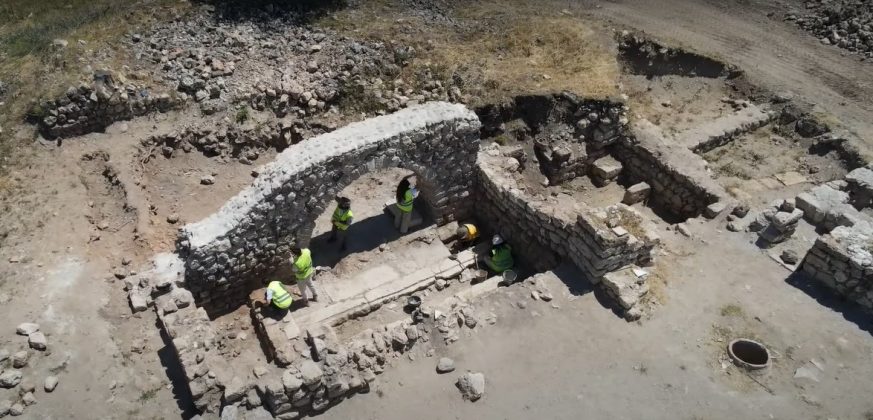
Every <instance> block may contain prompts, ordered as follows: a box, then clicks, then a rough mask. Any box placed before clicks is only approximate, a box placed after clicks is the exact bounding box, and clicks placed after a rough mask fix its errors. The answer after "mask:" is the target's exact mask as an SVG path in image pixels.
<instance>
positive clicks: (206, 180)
mask: <svg viewBox="0 0 873 420" xmlns="http://www.w3.org/2000/svg"><path fill="white" fill-rule="evenodd" d="M200 183H201V184H203V185H212V184H215V177H213V176H212V175H204V176H202V177H201V178H200Z"/></svg>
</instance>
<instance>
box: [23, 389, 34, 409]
mask: <svg viewBox="0 0 873 420" xmlns="http://www.w3.org/2000/svg"><path fill="white" fill-rule="evenodd" d="M21 402H23V403H24V405H26V406H30V405H34V404H36V397H34V396H33V392H28V393H26V394H24V396H22V397H21Z"/></svg>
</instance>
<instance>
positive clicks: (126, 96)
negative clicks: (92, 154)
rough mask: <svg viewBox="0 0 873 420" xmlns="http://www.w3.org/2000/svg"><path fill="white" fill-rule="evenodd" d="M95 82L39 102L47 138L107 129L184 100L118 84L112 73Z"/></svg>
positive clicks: (39, 115)
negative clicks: (53, 98) (55, 97)
mask: <svg viewBox="0 0 873 420" xmlns="http://www.w3.org/2000/svg"><path fill="white" fill-rule="evenodd" d="M94 77H95V80H94V82H93V84H90V85H89V84H81V85H79V86H78V87H70V88H69V89H67V92H66V94H64V95H61V96H60V97H58V98H57V99H55V100H53V101H47V102H43V103H41V104H39V106H38V107H35V108H34V109H33V110H31V115H30V116H29V118H31V119H36V118H38V120H37V121H36V122H37V123H38V126H39V130H40V133H42V135H43V136H45V137H46V138H57V137H73V136H80V135H83V134H87V133H92V132H95V131H103V129H105V128H106V127H108V126H109V125H110V124H112V123H114V122H116V121H122V120H130V119H132V118H133V117H138V116H142V115H146V114H150V113H153V112H158V111H160V112H166V111H169V110H171V109H174V108H179V107H181V106H182V105H183V104H184V101H183V100H182V99H180V98H178V97H177V96H175V95H172V96H171V95H170V94H168V93H155V92H149V90H148V89H142V88H139V87H137V86H135V85H127V86H117V85H116V84H117V82H115V81H114V80H113V79H112V75H111V74H109V73H98V74H95V76H94Z"/></svg>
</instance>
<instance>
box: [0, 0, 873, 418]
mask: <svg viewBox="0 0 873 420" xmlns="http://www.w3.org/2000/svg"><path fill="white" fill-rule="evenodd" d="M537 7H538V8H539V9H540V10H541V11H545V10H548V9H549V8H553V9H554V15H555V16H556V18H558V17H559V18H560V19H580V20H581V21H582V22H585V24H586V25H587V26H586V27H588V28H590V27H594V28H603V29H605V28H613V29H625V28H633V29H638V30H642V31H645V32H647V33H649V34H651V35H653V36H655V37H657V38H659V39H661V40H663V41H665V42H668V43H673V44H675V45H680V46H687V47H690V48H692V49H694V50H697V51H701V52H704V53H708V54H712V55H716V56H719V57H721V58H723V59H724V60H725V61H727V62H729V63H733V64H736V65H738V66H739V67H741V68H742V69H744V70H745V71H746V72H747V74H748V76H749V77H750V79H751V80H752V82H754V83H757V84H760V85H761V86H764V87H767V88H770V89H771V90H773V91H777V92H788V93H791V94H792V95H793V96H794V97H795V98H796V99H798V100H801V101H807V102H811V103H815V109H816V111H818V112H819V113H821V114H822V115H825V116H833V117H835V118H838V119H839V120H841V121H842V122H843V123H844V124H845V125H846V126H847V127H848V128H849V129H851V130H852V131H854V132H855V133H856V134H858V135H859V136H860V137H862V138H866V139H867V141H868V142H873V119H871V116H873V102H871V100H870V98H871V97H873V67H871V64H869V63H860V62H858V61H857V59H854V58H852V57H847V56H844V55H842V54H841V53H840V52H839V50H836V49H834V48H831V47H826V46H823V45H821V44H820V43H819V42H818V41H817V40H816V39H814V38H813V37H811V36H809V35H807V34H806V33H803V32H802V31H800V30H798V29H796V28H795V27H793V26H790V25H789V24H787V23H784V22H782V21H781V20H780V19H778V17H777V18H770V17H768V16H767V12H768V11H771V10H773V8H775V7H776V6H775V5H771V4H769V3H768V2H763V1H755V0H746V1H728V2H719V1H714V0H713V1H708V0H698V1H692V0H659V1H647V0H620V1H603V2H595V1H584V2H579V3H574V2H570V3H569V4H568V3H567V2H557V3H555V4H543V5H538V6H537ZM563 9H567V11H568V12H569V14H566V13H561V11H562V10H563ZM437 41H438V42H440V41H441V40H437ZM476 42H477V41H476V40H475V39H474V40H472V41H469V42H468V44H467V45H466V47H465V48H466V49H465V50H464V51H471V50H475V48H473V46H475V45H476V44H475V43H476ZM486 64H488V65H490V66H495V67H496V68H497V70H493V73H491V74H495V75H497V76H501V75H505V73H501V71H499V68H500V64H499V63H497V64H494V63H486ZM550 64H551V63H550ZM557 65H560V63H557ZM597 69H605V70H603V71H604V72H613V71H614V69H612V68H611V67H603V68H600V67H595V68H589V69H587V71H592V70H597ZM497 76H495V77H497ZM509 76H512V77H516V76H515V75H508V76H507V77H509ZM564 76H565V75H554V77H552V76H550V78H549V79H544V80H542V81H541V82H542V84H543V85H544V86H543V88H544V89H549V88H551V87H552V86H551V85H552V84H562V83H573V82H574V81H577V80H583V81H584V80H588V81H589V82H591V83H601V82H602V81H601V80H600V79H599V78H594V79H590V78H589V79H574V78H572V77H564ZM611 76H615V75H614V74H612V75H611ZM607 79H609V78H607ZM547 80H551V81H550V82H549V81H547ZM635 83H637V84H639V83H644V82H643V81H641V80H636V81H633V80H625V81H624V84H625V85H626V86H627V87H628V89H631V90H632V89H633V87H634V86H635ZM719 89H721V87H718V86H711V85H709V84H706V83H703V82H701V85H700V86H698V87H697V88H696V90H694V91H695V92H697V91H699V92H705V93H706V95H705V96H706V97H715V93H716V92H718V90H719ZM578 90H579V91H582V92H584V91H586V90H588V91H591V92H595V93H598V94H603V93H611V92H609V91H610V89H604V88H603V87H602V86H599V85H598V86H597V87H596V88H586V87H585V86H582V87H580V88H579V89H578ZM653 91H655V93H659V94H663V95H669V94H670V92H668V91H664V90H663V87H660V86H656V87H654V88H653ZM687 92H689V91H686V93H685V94H686V96H679V97H675V98H674V99H672V102H673V103H674V104H677V103H680V102H683V101H690V100H694V98H693V94H691V95H687ZM629 93H630V92H629ZM710 95H712V96H710ZM630 96H631V99H632V100H633V99H634V96H633V95H630ZM653 105H658V103H657V102H655V103H654V104H653ZM709 105H711V106H716V105H717V104H702V105H701V106H702V109H701V111H700V113H698V115H697V116H696V117H695V118H700V119H705V118H707V117H708V116H709V115H710V114H708V113H709V112H711V110H712V109H713V108H712V107H710V108H707V106H709ZM658 113H659V115H660V116H661V117H662V118H664V119H665V121H667V122H669V121H670V118H674V117H673V115H674V114H673V113H672V112H669V111H667V110H660V111H658ZM187 122H188V117H186V116H185V115H184V114H178V113H170V114H164V115H160V116H158V117H157V118H155V119H152V118H148V119H139V120H135V121H132V122H128V123H120V124H115V125H113V126H112V127H110V129H108V130H107V133H105V134H92V135H88V136H84V137H81V138H76V139H69V140H66V141H64V142H63V145H62V146H61V147H57V146H56V145H55V144H54V143H51V144H48V143H37V144H35V145H34V146H33V148H34V150H32V152H31V153H30V156H29V157H28V158H27V160H26V162H27V166H25V167H19V168H17V169H15V170H14V171H13V174H12V177H11V179H12V181H11V185H6V186H4V187H6V188H10V189H11V190H12V191H14V194H13V197H14V198H13V199H11V200H7V201H6V202H5V203H4V208H3V212H2V215H0V235H2V237H3V238H4V239H3V242H2V248H0V317H2V318H3V319H4V322H3V323H2V325H3V328H2V331H0V350H3V349H5V350H8V351H9V352H15V351H18V350H19V349H21V348H26V346H27V343H26V340H22V337H21V336H16V335H15V331H14V329H15V326H16V325H18V324H19V323H21V322H38V323H40V325H41V327H42V329H43V330H44V331H45V332H46V334H47V336H48V340H49V351H48V352H44V353H39V352H34V354H33V355H32V357H31V360H30V363H29V366H28V367H26V368H24V369H23V370H24V372H25V380H28V381H30V382H31V383H34V384H35V385H36V388H37V392H36V399H37V403H36V404H35V405H33V406H31V407H28V408H27V411H26V413H25V417H26V418H48V419H62V418H81V419H86V418H119V419H121V418H143V419H146V418H179V417H180V416H190V415H191V414H192V413H191V411H190V407H188V405H187V401H188V398H187V396H186V395H185V391H184V389H185V386H184V383H183V382H179V383H176V384H175V385H176V386H173V385H174V384H173V382H174V381H175V380H177V379H179V376H178V375H179V372H178V371H177V368H176V366H175V363H174V361H173V356H172V355H171V354H170V353H171V350H170V349H169V347H167V345H166V343H165V342H164V339H163V338H162V337H160V335H159V333H158V331H159V330H158V328H156V326H155V318H154V315H153V313H152V312H151V311H148V312H145V313H143V314H139V315H133V316H132V315H131V312H130V310H129V308H128V306H127V302H126V294H125V293H124V291H123V290H122V288H123V282H122V281H121V280H119V279H118V278H117V277H121V276H123V275H125V274H126V273H127V272H128V271H129V270H134V269H136V267H138V266H140V264H142V263H144V262H145V261H146V260H147V259H148V258H149V257H150V256H151V255H153V254H154V253H155V252H159V251H167V250H171V249H172V247H173V239H174V233H175V230H176V229H177V227H178V226H180V225H181V224H182V223H184V222H187V221H194V220H198V219H199V218H201V217H203V216H205V215H207V214H209V213H211V212H213V211H215V210H217V209H218V208H219V207H220V205H221V204H222V203H223V202H224V201H225V200H226V199H227V198H229V197H231V196H232V195H234V194H235V193H236V192H237V191H239V189H240V188H242V187H243V186H244V185H246V184H248V183H249V182H250V181H251V176H250V175H249V172H250V171H251V169H253V168H254V167H253V166H249V165H242V164H240V163H238V162H235V161H234V162H219V161H216V160H215V159H208V158H205V157H203V156H201V155H200V154H198V153H196V152H194V153H191V154H182V155H178V156H177V157H174V158H173V159H165V158H163V157H158V158H156V159H154V160H149V161H147V162H144V161H143V155H142V153H141V151H140V149H142V147H141V146H140V145H139V140H141V139H142V138H145V137H146V136H148V135H150V134H156V133H161V132H168V131H171V130H173V129H174V127H178V126H180V125H182V124H185V123H187ZM682 122H683V121H678V120H674V121H672V123H673V124H679V123H682ZM684 122H685V123H690V122H691V121H688V120H684ZM4 129H8V128H7V127H4ZM771 150H775V152H772V151H771V153H776V152H778V151H779V150H781V149H779V148H775V147H774V148H773V149H771ZM86 154H87V155H89V156H91V158H90V159H88V160H83V159H82V157H83V156H84V155H86ZM737 156H738V158H744V155H743V154H741V153H738V154H737ZM269 159H271V155H270V154H265V155H264V156H262V157H261V158H260V160H259V161H258V162H256V165H257V164H262V163H263V162H266V161H269ZM813 163H815V162H813ZM782 169H783V168H781V167H780V168H769V167H765V168H763V169H762V172H761V173H755V174H752V175H753V176H759V175H761V176H764V175H767V176H769V175H770V173H769V172H775V171H777V170H782ZM211 174H214V175H215V177H216V180H217V182H216V184H215V185H212V186H204V185H200V182H199V181H200V178H201V176H203V175H211ZM389 175H390V176H389ZM383 176H384V178H383V179H382V180H381V182H386V183H387V182H392V180H393V179H394V178H395V176H394V174H388V175H383ZM828 176H830V175H828ZM834 176H835V175H834ZM362 182H375V183H376V184H378V182H380V179H379V177H378V176H377V177H371V178H367V179H365V180H363V181H362ZM356 185H357V184H356ZM361 185H367V184H361ZM350 188H351V187H350ZM358 188H360V186H358ZM380 188H381V187H380ZM359 192H361V191H359ZM796 192H797V191H792V190H790V189H784V190H780V191H778V192H776V193H774V192H773V191H765V192H762V193H761V195H760V196H757V197H756V199H758V200H759V201H760V202H766V201H769V200H772V199H774V198H778V197H779V196H777V195H775V194H784V197H789V196H793V194H794V193H796ZM765 193H766V194H765ZM361 198H364V199H365V201H367V202H372V203H376V204H378V203H379V201H380V200H381V199H380V198H378V197H375V196H373V197H369V196H362V197H361ZM376 204H373V205H370V206H366V208H368V209H372V210H377V209H378V207H379V206H378V205H376ZM643 211H645V209H643ZM173 213H176V214H178V215H179V219H180V220H181V221H180V222H179V223H177V224H171V223H168V222H167V218H168V216H170V215H171V214H173ZM374 214H375V213H374ZM136 215H138V216H139V217H136ZM367 216H371V214H365V213H362V214H359V217H361V218H364V217H367ZM723 225H724V223H723V222H722V221H719V222H711V223H708V224H705V225H692V226H691V231H692V234H693V235H692V237H691V238H686V237H684V236H679V235H676V234H675V233H674V232H673V231H672V230H668V229H667V228H668V225H666V224H665V223H663V222H662V223H660V224H659V226H660V227H661V228H662V232H661V233H662V234H663V235H662V236H663V237H664V238H665V247H664V248H665V251H664V253H663V255H661V256H660V257H659V260H658V273H659V274H658V277H659V278H660V279H662V280H663V282H664V284H663V286H662V289H661V290H659V291H658V294H657V295H658V296H661V297H662V300H661V302H660V304H659V305H658V307H657V308H656V309H655V311H654V313H653V315H652V316H651V318H649V319H645V320H643V322H642V323H640V324H637V323H626V322H625V321H624V320H622V319H621V318H619V317H618V316H616V315H615V314H613V312H611V311H610V310H609V309H607V308H605V307H604V306H603V305H602V304H601V302H600V301H599V300H598V298H597V296H595V294H594V293H592V292H580V291H579V290H580V287H579V283H578V279H574V278H571V277H566V278H564V279H563V280H565V281H567V282H568V283H570V284H572V285H573V287H565V288H564V289H559V286H560V285H554V286H553V290H554V291H556V292H557V291H558V290H561V291H562V293H555V295H556V299H555V301H554V303H555V305H556V306H559V308H555V307H553V306H552V305H551V304H546V303H543V302H533V301H531V300H530V297H529V296H528V295H526V294H524V293H522V289H517V288H510V289H507V290H502V291H500V292H499V293H497V294H495V295H493V297H491V298H490V299H491V300H489V301H488V302H486V303H484V304H483V305H484V307H485V308H489V310H491V311H493V312H494V313H495V314H497V318H498V321H497V324H496V325H494V326H485V327H483V328H482V331H478V332H476V333H474V334H471V335H470V336H468V337H463V338H461V340H460V341H459V342H457V343H455V344H453V345H452V346H450V347H448V348H445V349H443V350H441V352H442V353H438V354H437V355H436V356H442V355H447V356H450V357H452V358H454V359H455V360H456V363H457V366H458V370H457V371H456V372H455V373H453V374H448V375H437V374H436V373H435V372H434V365H435V362H436V361H435V359H434V358H428V357H425V356H424V355H417V357H415V360H407V359H402V360H400V361H398V362H397V363H395V365H394V366H393V367H392V368H391V369H389V370H388V371H387V372H386V373H385V374H383V375H382V376H380V377H379V379H378V385H377V386H376V387H375V389H374V391H373V392H371V393H369V394H367V395H359V396H356V397H354V398H351V399H350V400H349V401H346V402H344V403H342V404H340V405H339V406H337V407H335V408H333V409H331V410H329V411H328V412H327V413H325V414H323V415H321V416H320V417H322V418H338V419H340V418H342V419H377V418H378V419H408V418H414V417H419V418H438V419H443V418H446V419H449V418H457V419H466V418H482V419H528V418H568V419H569V418H580V417H584V418H626V419H639V418H647V419H726V418H749V419H759V418H760V419H771V418H777V419H829V418H834V419H869V418H873V402H871V401H870V400H869V390H870V389H873V364H871V363H870V360H871V356H873V336H871V331H873V325H871V322H870V317H869V316H867V317H866V318H865V317H863V316H859V315H858V314H856V313H854V312H853V311H852V310H851V309H847V308H845V307H844V306H843V305H842V304H841V303H840V302H836V301H834V300H833V299H830V298H828V297H827V294H825V293H822V292H820V291H819V290H817V289H816V288H814V287H807V286H806V285H804V284H802V283H801V284H798V283H797V281H796V280H795V279H794V278H793V277H792V276H791V273H790V272H789V271H788V270H786V269H785V268H783V267H782V266H781V265H780V264H778V263H776V262H774V261H773V259H772V258H771V257H770V256H769V255H767V254H766V253H764V252H762V251H760V250H758V248H756V247H755V246H754V245H753V244H752V242H753V238H751V237H749V236H745V235H743V234H734V233H730V232H724V231H722V229H721V226H723ZM320 226H322V224H320ZM135 228H136V233H137V235H138V236H137V237H135V235H134V233H135V232H134V229H135ZM125 259H130V260H131V263H130V264H128V265H125V264H123V263H122V261H123V260H125ZM116 274H117V275H118V276H116ZM583 289H584V288H583ZM522 300H524V301H527V302H528V304H527V308H526V309H519V308H518V306H517V302H518V301H522ZM389 309H390V308H389ZM738 335H745V336H752V337H755V338H758V339H760V340H761V341H762V342H764V343H765V344H767V345H768V346H770V348H771V349H772V350H774V354H775V355H776V360H775V362H774V366H773V368H772V369H771V370H770V372H769V373H767V374H766V375H764V376H761V377H755V378H754V379H753V378H750V377H748V376H746V375H745V374H744V373H742V372H741V371H739V370H737V369H736V368H734V367H733V366H731V365H729V364H726V363H725V361H724V351H723V348H724V346H725V344H726V342H725V340H726V339H728V338H731V337H734V336H738ZM248 336H249V338H248V339H249V340H255V338H254V335H253V334H248ZM813 360H814V361H815V362H812V361H813ZM811 365H812V366H813V369H814V370H813V372H815V373H816V375H817V381H816V380H811V379H804V378H795V372H796V371H797V369H798V368H801V367H806V368H809V367H810V366H811ZM815 365H819V366H821V368H819V367H816V366H815ZM466 369H469V370H474V371H480V372H484V373H485V375H486V380H487V391H486V396H485V397H484V398H483V399H482V400H480V401H478V402H476V403H467V402H464V401H462V400H461V399H460V398H459V396H458V394H457V391H456V390H455V389H454V385H453V384H454V381H455V379H456V378H457V376H458V375H459V374H460V372H462V371H464V370H466ZM49 374H54V375H57V376H58V377H59V379H60V385H59V386H58V388H57V389H56V390H55V391H54V392H53V393H51V394H48V393H45V392H43V391H42V389H41V384H42V381H43V379H44V378H45V377H46V376H47V375H49ZM6 392H7V391H6V390H2V391H0V400H2V399H8V398H11V396H10V395H8V394H7V393H6Z"/></svg>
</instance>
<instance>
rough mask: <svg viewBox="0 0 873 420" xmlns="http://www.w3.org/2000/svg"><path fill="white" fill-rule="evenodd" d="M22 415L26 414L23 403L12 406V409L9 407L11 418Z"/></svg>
mask: <svg viewBox="0 0 873 420" xmlns="http://www.w3.org/2000/svg"><path fill="white" fill-rule="evenodd" d="M22 414H24V405H22V404H21V403H15V404H12V407H9V415H10V416H20V415H22Z"/></svg>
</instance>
